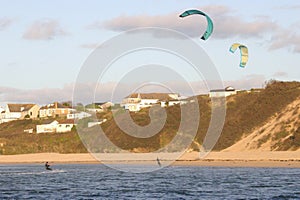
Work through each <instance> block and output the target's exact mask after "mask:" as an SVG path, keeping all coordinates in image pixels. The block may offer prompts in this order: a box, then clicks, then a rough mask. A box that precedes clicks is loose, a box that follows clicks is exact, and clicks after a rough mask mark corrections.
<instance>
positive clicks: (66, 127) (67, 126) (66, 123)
mask: <svg viewBox="0 0 300 200" xmlns="http://www.w3.org/2000/svg"><path fill="white" fill-rule="evenodd" d="M73 126H75V124H74V120H72V119H67V120H59V121H58V125H57V127H56V133H65V132H70V131H71V130H72V128H73Z"/></svg>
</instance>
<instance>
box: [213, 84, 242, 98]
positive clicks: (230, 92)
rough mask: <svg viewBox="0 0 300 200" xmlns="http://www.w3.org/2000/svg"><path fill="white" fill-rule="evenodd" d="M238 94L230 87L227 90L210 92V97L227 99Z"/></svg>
mask: <svg viewBox="0 0 300 200" xmlns="http://www.w3.org/2000/svg"><path fill="white" fill-rule="evenodd" d="M236 93H237V91H236V90H235V89H234V88H233V87H231V86H228V87H226V88H225V89H216V90H210V91H209V97H227V96H230V95H235V94H236Z"/></svg>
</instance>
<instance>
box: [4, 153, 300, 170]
mask: <svg viewBox="0 0 300 200" xmlns="http://www.w3.org/2000/svg"><path fill="white" fill-rule="evenodd" d="M174 155H177V154H172V153H148V154H136V156H135V155H134V156H132V154H128V153H119V154H116V153H115V154H114V153H108V154H97V155H96V156H97V157H101V158H102V159H101V161H99V160H97V159H95V158H94V157H93V155H92V154H89V153H81V154H59V153H36V154H18V155H0V165H9V164H38V163H44V162H45V161H48V162H50V163H54V164H134V165H138V164H141V165H157V161H156V158H158V157H159V159H160V162H161V163H163V165H172V166H199V167H201V166H203V167H287V168H300V151H284V152H283V151H278V152H270V151H245V152H224V151H221V152H210V153H209V154H208V155H207V156H206V157H204V158H199V152H189V153H184V154H183V155H182V156H181V157H179V158H177V159H176V161H174V160H173V159H172V158H174Z"/></svg>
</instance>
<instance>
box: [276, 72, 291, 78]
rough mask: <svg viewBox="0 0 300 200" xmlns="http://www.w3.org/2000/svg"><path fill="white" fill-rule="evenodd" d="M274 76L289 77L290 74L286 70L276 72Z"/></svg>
mask: <svg viewBox="0 0 300 200" xmlns="http://www.w3.org/2000/svg"><path fill="white" fill-rule="evenodd" d="M273 76H274V77H287V76H288V73H286V72H275V73H274V74H273Z"/></svg>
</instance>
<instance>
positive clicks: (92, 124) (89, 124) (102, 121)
mask: <svg viewBox="0 0 300 200" xmlns="http://www.w3.org/2000/svg"><path fill="white" fill-rule="evenodd" d="M106 121H107V119H103V120H101V121H99V122H89V123H88V128H91V127H93V126H96V125H100V124H103V123H104V122H106Z"/></svg>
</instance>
